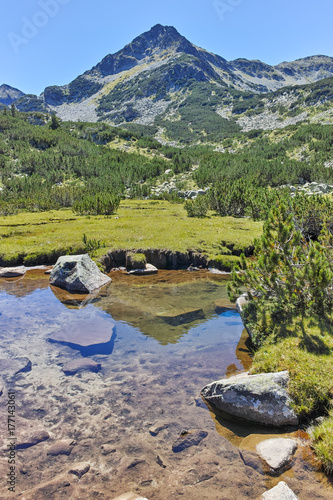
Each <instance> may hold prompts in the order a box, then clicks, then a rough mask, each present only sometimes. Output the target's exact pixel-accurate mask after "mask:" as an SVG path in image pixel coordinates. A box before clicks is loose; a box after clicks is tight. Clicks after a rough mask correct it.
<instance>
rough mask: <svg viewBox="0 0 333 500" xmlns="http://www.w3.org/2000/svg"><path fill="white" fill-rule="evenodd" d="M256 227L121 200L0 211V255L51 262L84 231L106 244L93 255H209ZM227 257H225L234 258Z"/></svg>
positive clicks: (240, 244) (76, 245)
mask: <svg viewBox="0 0 333 500" xmlns="http://www.w3.org/2000/svg"><path fill="white" fill-rule="evenodd" d="M261 231H262V223H261V222H254V221H252V220H250V219H234V218H232V217H224V218H221V217H218V216H216V215H214V214H213V213H210V216H209V217H207V218H205V219H196V218H189V217H187V213H186V211H185V210H184V208H183V205H182V204H172V203H169V202H167V201H153V200H147V201H145V200H143V201H141V200H140V201H139V200H124V201H122V203H121V205H120V207H119V209H118V210H117V212H116V213H115V214H114V215H112V216H108V217H106V216H77V215H74V214H73V213H72V211H71V210H59V211H56V210H53V211H49V212H41V213H20V214H18V215H11V216H7V217H1V218H0V237H1V239H0V256H1V258H2V260H3V262H4V263H6V264H11V265H14V264H16V263H20V262H22V261H23V262H25V263H29V264H33V263H36V262H38V263H40V262H41V261H42V260H43V256H44V257H46V256H50V257H49V259H48V261H49V262H50V261H51V260H52V259H54V258H55V257H56V255H58V254H61V253H69V252H70V253H76V252H78V251H82V249H83V242H82V238H83V234H86V236H87V238H88V239H91V240H92V239H96V240H99V241H101V242H102V243H103V244H105V246H103V248H100V249H98V250H97V252H96V254H95V258H99V257H101V256H102V255H104V254H105V253H106V252H107V251H109V250H116V249H126V250H139V249H142V250H147V249H161V250H171V251H179V252H188V251H194V252H199V253H202V254H205V255H207V256H208V255H209V256H210V257H211V258H213V257H215V256H216V257H218V256H220V255H221V254H222V255H223V254H224V253H230V252H228V251H227V252H225V250H226V245H228V246H231V245H233V248H234V250H240V249H243V248H246V247H249V246H251V245H252V243H253V239H254V238H257V237H259V235H260V234H261ZM38 257H39V260H38ZM231 257H232V258H231ZM231 257H229V261H230V260H232V261H234V260H235V259H237V257H235V256H231ZM44 260H45V259H44ZM46 260H47V259H46ZM227 260H228V259H227Z"/></svg>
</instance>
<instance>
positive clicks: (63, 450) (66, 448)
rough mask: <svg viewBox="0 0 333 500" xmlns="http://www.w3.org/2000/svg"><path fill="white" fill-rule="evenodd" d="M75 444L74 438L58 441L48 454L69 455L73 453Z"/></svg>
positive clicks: (55, 455)
mask: <svg viewBox="0 0 333 500" xmlns="http://www.w3.org/2000/svg"><path fill="white" fill-rule="evenodd" d="M74 445H75V441H73V440H72V439H65V440H63V441H58V442H56V443H54V444H53V445H52V446H51V448H49V450H48V452H47V454H48V455H51V456H53V457H57V456H58V455H67V456H69V455H70V454H71V451H72V449H73V447H74Z"/></svg>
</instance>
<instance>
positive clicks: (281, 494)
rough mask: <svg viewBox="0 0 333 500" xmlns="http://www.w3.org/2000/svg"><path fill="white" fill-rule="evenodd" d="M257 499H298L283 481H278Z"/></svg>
mask: <svg viewBox="0 0 333 500" xmlns="http://www.w3.org/2000/svg"><path fill="white" fill-rule="evenodd" d="M258 500H298V497H297V496H296V495H295V493H294V492H293V490H291V489H290V488H289V486H288V485H287V484H286V483H285V482H284V481H280V482H279V484H278V485H277V486H275V487H274V488H272V489H271V490H269V491H266V492H265V493H263V495H261V497H260V498H259V499H258Z"/></svg>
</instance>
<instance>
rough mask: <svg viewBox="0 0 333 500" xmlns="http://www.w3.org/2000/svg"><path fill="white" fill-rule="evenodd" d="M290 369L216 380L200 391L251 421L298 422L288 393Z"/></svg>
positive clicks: (214, 403) (227, 410)
mask: <svg viewBox="0 0 333 500" xmlns="http://www.w3.org/2000/svg"><path fill="white" fill-rule="evenodd" d="M288 382H289V374H288V372H286V371H285V372H279V373H260V374H259V375H248V373H245V374H241V375H236V376H235V377H231V378H229V379H223V380H218V381H217V382H213V383H211V384H209V385H207V386H206V387H204V388H203V389H202V391H201V394H202V395H203V397H204V398H205V399H206V400H207V401H208V402H209V403H211V404H213V405H214V406H216V407H217V408H218V409H219V410H221V411H223V412H225V413H228V414H230V415H233V416H235V417H238V418H240V419H243V420H249V421H251V422H258V423H260V424H263V425H271V426H276V427H280V426H283V425H297V424H298V418H297V416H296V414H295V412H294V410H293V408H292V400H291V398H290V396H289V394H288V393H287V390H286V388H287V386H288Z"/></svg>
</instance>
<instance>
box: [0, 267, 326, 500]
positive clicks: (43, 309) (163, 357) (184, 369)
mask: <svg viewBox="0 0 333 500" xmlns="http://www.w3.org/2000/svg"><path fill="white" fill-rule="evenodd" d="M110 275H111V277H112V279H113V282H112V284H110V286H109V287H107V288H104V289H103V290H102V292H100V293H99V294H98V295H96V296H88V297H87V296H79V295H77V296H73V295H70V294H68V293H67V292H65V291H63V290H60V289H58V288H55V287H50V286H49V283H48V276H47V275H45V274H44V271H42V270H34V271H29V272H28V273H27V274H26V275H25V277H24V278H20V279H17V278H15V279H14V278H13V279H6V280H5V279H1V280H0V323H1V330H0V358H1V359H4V358H10V359H14V358H22V357H26V358H29V360H30V361H31V369H29V367H28V368H26V370H28V371H24V372H20V373H18V374H16V375H15V374H14V373H13V371H12V372H10V370H9V371H6V372H5V373H3V374H1V376H2V378H3V380H4V393H3V395H2V397H1V398H0V403H1V408H2V409H1V417H0V418H1V429H2V431H1V439H2V451H1V455H0V474H1V476H0V489H1V492H2V493H4V494H0V497H1V498H7V497H8V498H21V499H23V498H24V499H26V500H28V499H30V498H31V499H37V500H38V499H39V498H41V499H44V498H51V499H58V498H59V499H62V498H68V499H89V498H100V499H113V498H114V497H116V496H117V495H120V494H122V493H125V492H128V491H133V492H136V493H138V494H140V495H141V496H142V497H146V498H148V499H149V500H152V499H160V500H162V499H178V498H183V499H185V500H192V499H194V500H195V499H200V500H201V499H226V500H227V499H228V500H232V499H243V498H244V499H245V498H247V499H256V498H257V497H259V495H260V494H262V493H263V492H264V491H266V490H267V489H269V488H271V487H272V486H274V485H275V484H277V483H278V482H279V481H280V480H281V479H282V480H285V481H286V482H287V483H288V484H289V486H290V487H291V488H292V489H293V490H294V492H295V493H296V494H297V495H298V496H299V498H300V499H301V500H305V499H309V500H310V499H311V500H312V499H333V490H332V488H331V485H330V482H329V480H328V479H327V478H326V477H325V476H323V475H322V474H320V473H318V472H316V469H315V462H314V458H313V456H312V454H311V451H310V449H309V447H308V446H307V436H306V434H304V433H301V432H292V430H290V431H291V432H289V433H288V432H286V434H287V435H293V436H296V437H297V438H298V439H299V443H300V446H299V449H298V451H297V453H296V455H295V458H294V460H293V462H292V467H291V469H289V470H287V471H285V472H284V473H283V474H282V475H281V476H279V477H273V476H271V475H270V474H269V473H268V471H267V470H265V468H264V466H263V464H262V463H261V461H260V459H258V457H257V455H256V454H255V447H256V444H257V443H258V442H260V441H261V440H263V439H265V438H267V436H271V435H273V434H274V431H273V430H272V429H269V428H260V427H256V426H251V425H248V424H243V423H240V422H235V421H230V420H226V419H225V417H224V416H222V415H221V414H216V413H214V412H213V411H212V410H211V409H210V408H208V406H207V405H206V404H205V402H204V401H203V400H202V398H201V397H200V390H201V388H202V387H203V386H204V385H206V384H207V383H209V382H212V381H214V380H217V379H220V378H223V377H226V376H231V375H234V374H237V373H240V372H242V371H246V370H248V369H249V367H250V365H251V353H250V350H249V348H248V337H247V334H246V332H245V330H244V329H243V325H242V322H241V319H240V317H239V315H238V314H237V312H236V311H235V309H234V305H232V304H231V303H230V302H229V300H228V298H227V293H226V287H225V284H226V279H227V277H226V276H225V275H215V274H210V273H208V272H207V271H199V272H194V273H189V272H187V271H159V273H158V274H157V275H155V276H150V277H148V276H146V277H137V276H127V275H126V274H125V273H121V272H115V273H111V274H110ZM77 331H79V333H80V335H82V338H83V337H84V338H85V339H88V341H87V342H85V345H79V343H76V342H75V341H73V338H74V337H73V334H75V332H77ZM95 337H96V338H97V337H98V338H100V341H99V342H98V343H95V344H93V345H91V344H92V343H91V342H90V345H89V339H91V338H95ZM86 344H88V345H86ZM82 358H85V359H92V360H94V361H95V362H97V363H99V364H100V365H101V369H100V370H99V371H98V372H96V373H95V372H91V371H82V372H79V373H77V374H74V375H68V374H66V373H65V372H64V369H65V368H66V365H67V364H68V363H69V362H71V361H73V360H82ZM10 389H11V390H15V395H16V404H17V407H16V416H17V427H18V431H17V432H18V433H19V432H20V429H19V426H20V425H21V426H22V427H26V425H27V422H28V423H31V422H32V424H33V425H32V428H33V429H34V430H35V431H36V429H38V430H41V431H43V432H44V434H45V432H46V433H48V435H49V438H48V439H44V438H43V439H44V440H42V441H41V442H39V443H38V444H34V445H33V446H29V447H27V448H25V449H20V450H17V457H16V458H17V459H16V462H17V463H16V465H17V467H16V469H17V470H16V474H17V475H16V492H15V494H13V493H10V492H7V488H6V474H7V473H8V463H7V460H8V456H7V455H8V453H7V451H6V442H7V441H6V440H7V437H8V436H6V433H7V428H6V422H5V419H6V415H5V412H6V408H5V403H6V400H5V398H6V397H7V393H8V390H10ZM29 432H33V431H31V430H30V431H27V433H28V434H29ZM185 432H189V435H192V434H193V436H197V435H200V436H201V437H202V436H205V437H204V438H203V439H201V441H200V442H199V443H198V444H196V445H193V446H190V447H188V448H186V449H185V450H182V451H177V446H175V444H177V440H178V439H179V436H180V435H181V434H184V433H185ZM200 433H201V434H200ZM206 433H207V435H205V434H206ZM25 437H26V436H25ZM28 437H29V436H28ZM30 437H31V436H30ZM64 440H67V441H66V443H67V448H68V450H67V451H68V453H66V454H64V453H60V454H59V453H53V451H54V445H55V444H57V445H59V448H61V446H63V447H65V448H66V446H65V444H66V443H62V442H63V441H64ZM37 441H38V439H37ZM59 442H60V444H59ZM61 443H62V444H61ZM4 450H5V451H4ZM50 450H51V451H50ZM175 450H176V451H175ZM58 451H59V450H58ZM50 453H51V454H50ZM81 462H87V463H89V464H90V470H89V471H88V472H87V473H85V474H84V475H82V477H81V478H79V477H78V476H77V475H75V474H71V473H69V471H70V470H71V468H73V467H74V468H75V464H77V463H81ZM22 492H24V493H23V494H22Z"/></svg>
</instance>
